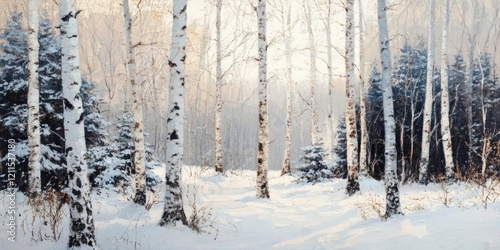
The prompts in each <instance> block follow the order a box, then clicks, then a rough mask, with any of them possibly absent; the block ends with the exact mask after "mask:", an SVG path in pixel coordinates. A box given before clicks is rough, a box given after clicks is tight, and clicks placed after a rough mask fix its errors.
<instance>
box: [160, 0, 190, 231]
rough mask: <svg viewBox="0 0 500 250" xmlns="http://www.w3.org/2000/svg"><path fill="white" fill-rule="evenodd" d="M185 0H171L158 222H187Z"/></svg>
mask: <svg viewBox="0 0 500 250" xmlns="http://www.w3.org/2000/svg"><path fill="white" fill-rule="evenodd" d="M186 8H187V1H186V0H174V5H173V12H172V13H173V22H172V46H171V49H170V60H169V61H168V64H169V66H170V91H169V104H168V110H167V143H166V144H167V145H166V148H167V152H166V154H167V155H166V159H167V164H166V168H167V169H166V174H165V182H166V184H165V201H164V202H165V206H164V208H163V214H162V216H161V219H160V223H159V225H160V226H165V225H170V224H173V225H175V224H176V222H177V221H181V222H182V223H183V224H184V225H187V218H186V214H185V213H184V208H183V205H182V185H181V181H182V157H183V154H184V92H185V89H184V83H185V79H184V77H185V59H186V19H187V17H186Z"/></svg>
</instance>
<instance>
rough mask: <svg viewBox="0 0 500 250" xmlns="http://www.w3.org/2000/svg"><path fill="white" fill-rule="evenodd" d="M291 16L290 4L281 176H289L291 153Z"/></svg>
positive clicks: (284, 31) (286, 48)
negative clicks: (283, 152) (283, 151)
mask: <svg viewBox="0 0 500 250" xmlns="http://www.w3.org/2000/svg"><path fill="white" fill-rule="evenodd" d="M291 14H292V4H291V3H289V5H288V13H287V18H286V25H285V23H284V22H283V25H282V32H283V37H284V39H285V51H286V55H285V58H286V81H287V84H286V87H285V89H286V128H285V155H284V157H283V166H282V167H281V175H282V176H283V175H286V174H291V173H292V170H291V166H290V165H291V161H290V157H291V151H292V89H293V82H292V55H291V53H292V49H291V45H290V43H291V42H292V41H291V39H292V30H291Z"/></svg>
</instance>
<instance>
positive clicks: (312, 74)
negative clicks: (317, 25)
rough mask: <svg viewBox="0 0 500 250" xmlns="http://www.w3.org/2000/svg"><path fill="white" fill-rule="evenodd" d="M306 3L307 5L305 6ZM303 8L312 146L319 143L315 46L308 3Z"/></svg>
mask: <svg viewBox="0 0 500 250" xmlns="http://www.w3.org/2000/svg"><path fill="white" fill-rule="evenodd" d="M306 3H307V4H306ZM304 8H305V12H306V22H307V33H308V35H309V58H310V66H309V81H310V83H311V103H310V104H311V105H310V108H311V142H312V144H318V143H320V140H319V137H318V134H319V127H318V111H317V108H316V105H317V102H316V85H317V81H318V80H317V77H316V71H317V66H316V45H315V42H314V32H313V29H312V16H311V7H310V6H309V2H308V1H304Z"/></svg>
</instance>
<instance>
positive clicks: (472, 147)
mask: <svg viewBox="0 0 500 250" xmlns="http://www.w3.org/2000/svg"><path fill="white" fill-rule="evenodd" d="M463 4H464V5H465V1H464V2H463ZM462 8H465V6H462ZM479 20H480V18H479V10H478V7H477V4H475V5H474V10H473V15H472V20H471V21H472V22H473V25H472V31H471V35H470V37H469V53H468V54H469V55H468V56H469V65H468V66H469V73H468V77H467V82H466V87H467V97H468V98H467V130H468V133H469V136H468V137H469V150H468V159H469V161H468V165H469V166H472V165H474V155H476V154H477V153H478V152H477V150H476V146H477V143H476V140H475V136H476V133H475V132H476V131H475V129H474V120H473V116H474V114H473V111H472V106H473V104H474V102H473V98H474V97H473V94H474V93H473V91H474V90H473V79H474V52H475V50H476V43H477V33H478V30H479Z"/></svg>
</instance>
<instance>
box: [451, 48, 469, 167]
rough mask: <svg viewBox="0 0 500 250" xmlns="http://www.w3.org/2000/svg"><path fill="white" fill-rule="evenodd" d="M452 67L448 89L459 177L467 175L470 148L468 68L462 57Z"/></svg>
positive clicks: (454, 150) (457, 57)
mask: <svg viewBox="0 0 500 250" xmlns="http://www.w3.org/2000/svg"><path fill="white" fill-rule="evenodd" d="M454 59H455V60H454V62H453V63H452V64H451V65H450V69H449V75H448V87H449V92H450V128H451V134H452V135H453V136H452V138H451V139H452V144H453V152H455V154H454V159H455V166H456V170H457V175H458V176H464V175H465V174H466V167H467V156H468V146H467V141H468V139H469V137H468V129H467V126H464V124H467V89H466V85H465V84H466V77H465V75H466V70H467V69H466V66H465V60H464V58H463V56H462V55H456V56H455V57H454Z"/></svg>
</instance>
